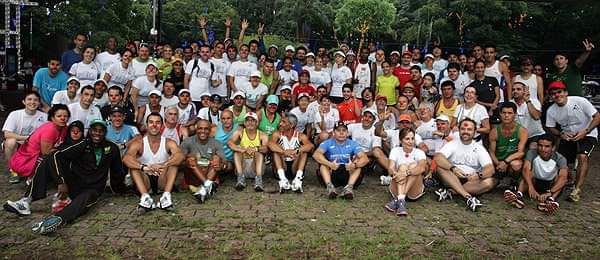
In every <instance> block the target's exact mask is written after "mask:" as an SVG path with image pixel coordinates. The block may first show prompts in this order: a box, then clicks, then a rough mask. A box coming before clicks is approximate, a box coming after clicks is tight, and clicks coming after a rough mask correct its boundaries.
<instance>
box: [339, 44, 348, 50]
mask: <svg viewBox="0 0 600 260" xmlns="http://www.w3.org/2000/svg"><path fill="white" fill-rule="evenodd" d="M343 47H346V48H350V47H348V44H345V43H342V44H340V49H341V48H343Z"/></svg>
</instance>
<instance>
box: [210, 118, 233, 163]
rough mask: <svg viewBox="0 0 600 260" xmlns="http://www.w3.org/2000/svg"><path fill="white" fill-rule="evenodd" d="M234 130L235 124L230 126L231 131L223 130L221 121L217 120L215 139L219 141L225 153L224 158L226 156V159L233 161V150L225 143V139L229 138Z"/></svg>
mask: <svg viewBox="0 0 600 260" xmlns="http://www.w3.org/2000/svg"><path fill="white" fill-rule="evenodd" d="M235 130H237V124H233V127H231V131H229V132H225V130H223V125H222V124H221V122H219V124H218V125H217V133H216V134H215V140H217V141H219V143H221V144H222V145H223V153H224V154H225V158H227V160H228V161H233V150H231V148H229V145H227V141H228V140H229V138H231V136H232V135H233V133H234V132H235Z"/></svg>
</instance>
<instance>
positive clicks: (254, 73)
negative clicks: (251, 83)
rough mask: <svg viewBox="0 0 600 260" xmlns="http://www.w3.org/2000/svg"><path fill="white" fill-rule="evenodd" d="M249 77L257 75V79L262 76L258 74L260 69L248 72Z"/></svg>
mask: <svg viewBox="0 0 600 260" xmlns="http://www.w3.org/2000/svg"><path fill="white" fill-rule="evenodd" d="M250 77H251V78H252V77H258V78H259V79H260V78H262V77H261V75H260V71H258V70H255V71H253V72H252V73H250Z"/></svg>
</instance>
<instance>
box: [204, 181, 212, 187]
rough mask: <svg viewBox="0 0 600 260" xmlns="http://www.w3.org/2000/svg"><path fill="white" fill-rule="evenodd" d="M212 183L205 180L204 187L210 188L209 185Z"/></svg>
mask: <svg viewBox="0 0 600 260" xmlns="http://www.w3.org/2000/svg"><path fill="white" fill-rule="evenodd" d="M212 183H213V181H211V180H206V181H205V182H204V187H210V185H211V184H212Z"/></svg>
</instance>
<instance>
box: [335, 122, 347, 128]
mask: <svg viewBox="0 0 600 260" xmlns="http://www.w3.org/2000/svg"><path fill="white" fill-rule="evenodd" d="M340 127H343V128H346V130H347V129H348V126H347V125H346V124H344V122H343V121H338V122H337V123H335V127H334V128H333V129H338V128H340Z"/></svg>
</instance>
